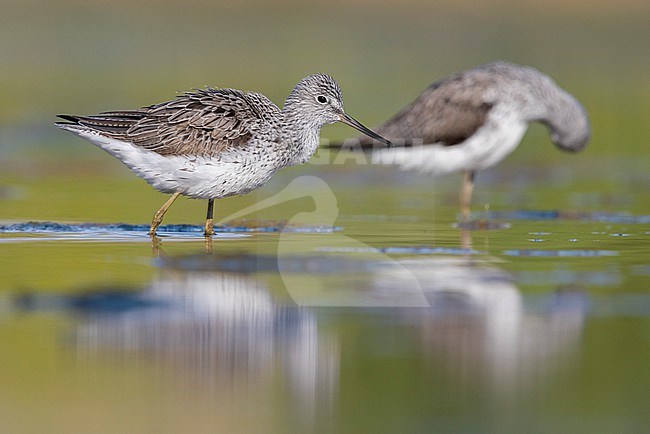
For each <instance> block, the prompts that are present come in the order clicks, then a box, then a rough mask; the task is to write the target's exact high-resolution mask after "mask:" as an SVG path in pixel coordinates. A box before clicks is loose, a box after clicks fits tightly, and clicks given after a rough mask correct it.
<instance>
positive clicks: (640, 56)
mask: <svg viewBox="0 0 650 434" xmlns="http://www.w3.org/2000/svg"><path fill="white" fill-rule="evenodd" d="M0 8H1V13H0V59H1V61H0V95H1V98H0V207H1V208H2V209H0V211H1V213H0V218H4V219H10V220H12V219H13V220H16V219H18V220H21V219H22V220H24V219H41V220H44V219H45V220H47V219H52V220H56V219H58V220H61V219H68V220H86V221H88V220H94V221H115V216H107V214H106V212H105V211H106V209H114V208H115V206H119V204H121V203H122V201H123V200H124V197H123V196H121V195H114V194H111V192H112V191H115V190H116V189H117V184H120V183H122V187H120V189H121V190H122V191H124V189H129V200H132V202H131V203H142V207H141V208H142V210H140V209H136V210H131V209H130V208H129V209H120V212H119V215H120V216H121V217H120V218H121V219H122V220H123V221H131V222H137V223H142V222H145V221H147V220H149V218H150V214H151V212H152V210H153V209H154V208H157V207H158V206H160V205H159V202H161V201H162V198H161V197H160V196H159V195H157V194H155V193H153V192H152V191H151V190H150V188H149V187H148V186H147V185H146V184H145V183H144V182H142V181H140V180H138V179H136V178H135V177H133V175H132V174H131V173H130V172H129V171H128V169H126V168H125V167H123V166H122V165H121V164H120V163H119V162H117V161H115V160H114V159H113V158H110V157H109V156H107V155H105V154H104V153H103V151H101V150H99V149H97V148H95V147H94V146H92V145H90V144H88V143H86V142H84V141H82V140H80V139H78V138H76V137H73V136H71V135H70V134H68V133H65V132H63V131H59V130H58V129H57V128H56V127H54V126H53V122H54V121H55V120H56V118H55V115H56V114H57V113H73V114H90V113H97V112H100V111H104V110H112V109H123V108H135V107H140V106H144V105H149V104H152V103H156V102H160V101H165V100H168V99H171V98H173V97H174V96H175V95H176V94H177V93H178V92H182V91H186V90H189V89H192V88H196V87H203V86H206V85H210V86H218V87H233V88H240V89H246V90H255V91H258V92H261V93H264V94H266V95H267V96H269V97H270V98H271V99H272V100H273V101H275V102H276V103H277V104H278V105H282V103H283V101H284V98H285V97H286V95H287V94H288V93H289V92H290V90H291V89H292V87H293V86H294V85H295V83H297V82H298V81H299V80H300V79H301V78H302V77H304V76H306V75H308V74H310V73H313V72H316V71H323V72H327V73H330V74H331V75H333V76H334V77H335V78H336V79H337V80H338V81H339V83H340V84H341V86H342V88H343V93H344V98H345V101H346V110H347V111H348V112H349V113H350V114H352V115H353V116H355V117H357V118H358V119H359V120H361V121H362V122H364V123H366V124H367V125H369V126H373V125H375V124H378V123H379V122H381V121H383V120H384V119H386V118H387V117H389V116H390V115H392V114H393V113H395V111H397V110H398V109H399V108H400V107H402V106H403V105H404V104H406V103H408V102H409V101H411V100H412V99H413V98H415V96H416V95H417V94H418V93H419V92H420V91H421V90H422V89H424V88H425V87H426V86H427V85H428V84H429V83H431V82H433V81H435V80H437V79H439V78H442V77H444V76H446V75H448V74H451V73H453V72H456V71H459V70H462V69H465V68H469V67H472V66H475V65H477V64H481V63H485V62H489V61H493V60H496V59H503V60H509V61H512V62H516V63H521V64H527V65H532V66H535V67H537V68H539V69H540V70H542V71H544V72H546V73H548V74H550V75H551V76H552V77H554V78H555V79H556V81H558V83H559V84H560V85H562V86H563V87H565V88H566V89H567V90H569V91H570V92H571V93H573V94H574V95H576V97H577V98H578V99H579V100H580V101H581V102H582V103H583V104H584V105H585V107H586V108H587V110H588V112H589V115H590V117H591V121H592V124H593V140H592V142H591V143H590V145H589V147H588V150H587V151H586V152H585V153H584V154H582V155H581V157H580V161H581V164H583V165H584V164H589V161H590V160H589V158H596V159H599V158H600V157H607V158H609V157H613V156H618V157H620V156H623V157H629V160H617V159H609V160H607V161H608V162H606V163H603V162H602V161H599V162H598V165H599V166H601V167H602V166H604V168H605V170H609V169H610V168H611V169H612V170H613V169H617V168H618V167H619V166H621V165H627V164H629V163H630V162H631V163H632V164H642V163H640V160H639V158H640V157H642V156H647V155H648V152H647V142H648V132H649V131H648V127H647V116H648V113H650V110H649V109H650V79H649V78H648V77H649V74H648V71H649V70H650V68H649V66H650V56H649V55H648V49H647V42H648V41H649V40H650V26H648V19H649V17H650V14H649V11H650V8H649V7H648V2H646V1H637V0H622V1H620V2H616V3H615V4H614V3H610V2H605V1H587V0H574V1H551V2H537V1H516V0H501V1H490V2H471V1H451V0H445V1H439V2H428V1H421V0H407V1H400V2H389V1H368V0H366V1H356V2H344V1H328V2H323V1H312V2H302V1H269V2H262V1H226V2H223V1H214V2H213V1H201V0H189V1H184V2H182V3H179V2H172V1H155V0H145V1H138V2H128V1H123V0H116V1H111V2H104V1H76V0H67V1H66V0H61V1H17V0H15V1H13V0H0ZM354 134H355V132H354V131H351V130H350V129H349V128H348V127H346V126H342V125H334V126H327V127H325V128H324V130H323V134H322V137H323V138H324V139H338V138H342V137H346V136H352V135H354ZM527 137H528V138H527V139H526V140H525V141H524V146H521V147H520V149H518V150H517V151H516V153H515V155H514V156H513V157H511V160H510V161H511V162H514V163H516V162H517V161H522V162H523V163H524V164H530V163H531V162H532V161H533V159H534V161H546V162H551V163H552V162H553V161H556V160H557V159H558V158H565V157H560V156H559V154H558V152H557V151H556V150H555V149H553V148H552V147H551V146H549V145H548V137H547V135H546V132H545V131H544V129H543V127H541V126H534V127H533V128H531V131H530V132H529V134H528V136H527ZM533 143H534V144H533ZM518 159H519V160H518ZM574 161H577V160H574ZM641 161H643V160H641ZM352 167H353V168H354V167H355V166H352ZM309 170H310V169H305V168H292V169H289V170H285V171H281V172H280V173H281V174H278V175H279V176H287V177H288V178H291V177H293V176H295V174H296V173H301V172H303V171H309ZM351 170H355V169H351ZM44 180H47V181H44ZM73 185H74V190H75V194H74V195H71V194H66V193H67V192H68V190H69V189H70V188H71V186H73ZM20 198H23V199H24V200H19V199H20ZM2 199H5V200H4V201H2ZM140 199H141V200H142V201H140ZM248 200H249V199H246V198H233V199H229V200H227V201H222V202H223V203H222V204H220V206H222V207H225V208H226V210H227V211H230V210H231V209H232V210H234V209H237V208H239V207H240V206H241V204H242V203H247V201H248ZM190 202H191V204H190V205H184V206H183V207H177V208H181V209H180V210H179V212H180V214H175V211H176V210H175V209H173V210H172V212H171V213H170V216H169V218H170V219H171V220H170V221H184V222H188V221H192V222H194V221H195V216H196V215H197V213H202V211H199V210H200V209H202V208H203V206H204V205H203V204H199V203H198V202H197V201H190ZM43 205H46V206H43ZM125 208H126V207H125ZM138 208H140V207H138ZM183 210H186V211H187V212H186V213H185V212H184V211H183ZM175 215H176V216H175ZM222 215H223V214H222Z"/></svg>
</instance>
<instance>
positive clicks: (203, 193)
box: [84, 134, 278, 199]
mask: <svg viewBox="0 0 650 434" xmlns="http://www.w3.org/2000/svg"><path fill="white" fill-rule="evenodd" d="M84 138H87V139H88V140H90V141H91V142H93V143H94V144H96V145H97V146H99V147H101V148H102V149H104V150H105V151H107V152H108V153H110V154H111V155H113V156H114V157H116V158H117V159H119V160H120V161H122V162H123V163H124V164H125V165H126V166H128V167H129V168H130V169H131V170H132V171H133V172H135V174H136V175H138V176H139V177H141V178H143V179H144V180H145V181H147V183H149V184H150V185H151V186H152V187H154V188H155V189H156V190H159V191H161V192H163V193H174V192H180V193H181V194H183V195H186V196H190V197H193V198H197V199H210V198H221V197H226V196H232V195H238V194H246V193H249V192H250V191H252V190H254V189H256V188H258V187H260V186H262V185H264V184H266V183H267V182H268V181H269V179H271V176H273V173H275V171H276V170H277V169H278V165H277V164H274V161H273V160H271V159H266V160H260V159H251V158H244V157H246V156H245V155H241V154H240V155H238V156H232V155H231V156H225V157H224V158H212V157H196V156H162V155H160V154H157V153H156V152H153V151H148V150H145V149H142V148H138V147H136V146H133V145H132V144H130V143H128V142H123V141H119V140H114V139H109V138H105V137H98V136H94V135H90V134H88V135H87V136H86V137H84Z"/></svg>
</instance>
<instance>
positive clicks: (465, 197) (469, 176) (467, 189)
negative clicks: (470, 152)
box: [460, 170, 474, 222]
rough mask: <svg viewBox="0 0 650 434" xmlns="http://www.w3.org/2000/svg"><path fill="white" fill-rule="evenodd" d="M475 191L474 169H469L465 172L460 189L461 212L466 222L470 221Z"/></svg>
mask: <svg viewBox="0 0 650 434" xmlns="http://www.w3.org/2000/svg"><path fill="white" fill-rule="evenodd" d="M473 191H474V171H472V170H467V171H466V172H465V173H464V174H463V186H462V188H461V189H460V212H461V215H462V217H463V221H464V222H468V221H469V216H470V211H471V210H470V206H471V203H472V192H473Z"/></svg>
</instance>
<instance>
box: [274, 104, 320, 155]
mask: <svg viewBox="0 0 650 434" xmlns="http://www.w3.org/2000/svg"><path fill="white" fill-rule="evenodd" d="M305 113H306V111H305V110H302V109H301V107H300V102H299V101H298V100H293V99H291V95H290V96H289V97H288V98H287V101H286V102H285V104H284V108H283V109H282V114H283V115H284V128H283V135H284V143H286V145H287V149H286V150H287V153H288V156H289V161H288V164H287V165H289V166H293V165H296V164H302V163H306V162H307V161H308V160H309V159H310V158H311V156H312V155H314V152H316V149H317V148H318V145H319V143H320V129H321V127H322V124H320V123H319V122H318V121H317V120H316V119H315V118H313V117H310V116H308V115H305Z"/></svg>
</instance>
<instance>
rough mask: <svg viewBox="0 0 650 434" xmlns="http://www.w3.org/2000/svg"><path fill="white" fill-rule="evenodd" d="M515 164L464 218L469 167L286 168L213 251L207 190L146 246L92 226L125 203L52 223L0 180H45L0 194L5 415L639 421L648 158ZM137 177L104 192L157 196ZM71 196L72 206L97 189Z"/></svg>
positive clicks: (142, 423)
mask: <svg viewBox="0 0 650 434" xmlns="http://www.w3.org/2000/svg"><path fill="white" fill-rule="evenodd" d="M558 161H559V160H558ZM590 163H591V167H593V166H597V165H598V161H591V162H590ZM518 164H519V163H518V162H517V160H516V159H515V160H513V161H509V162H507V163H505V164H503V165H501V166H500V167H498V168H496V169H495V170H493V171H490V172H486V173H485V174H482V175H481V176H480V177H479V183H478V187H477V198H476V201H475V209H476V210H477V211H476V213H475V218H476V219H477V223H475V224H473V225H470V227H469V229H467V228H465V226H463V225H460V227H459V225H457V224H456V216H457V205H456V194H457V185H456V183H457V179H454V178H450V179H446V180H445V179H443V180H441V181H440V182H438V183H435V184H433V183H432V182H431V181H429V180H426V179H421V178H416V177H413V176H411V175H408V174H401V173H398V172H396V171H394V170H392V169H390V168H378V167H370V166H368V167H348V166H346V167H337V166H307V167H304V168H299V169H292V170H287V171H283V172H280V173H278V175H277V177H276V178H274V180H273V181H272V183H271V184H270V185H269V186H268V187H266V188H265V189H262V190H261V191H259V192H258V193H255V194H254V196H253V197H249V198H248V199H242V200H244V201H247V202H238V199H232V200H231V199H228V200H224V201H222V202H224V204H223V205H222V206H221V207H218V208H217V210H218V214H219V217H224V218H226V220H228V219H227V216H228V215H234V216H235V217H236V220H235V221H234V222H230V221H227V222H226V223H225V224H221V225H218V227H217V234H216V235H215V237H214V238H213V239H212V241H211V242H206V241H205V240H204V239H203V237H202V236H201V230H202V228H201V226H200V223H201V219H200V218H201V216H202V213H203V210H202V207H203V206H204V205H203V204H197V203H194V202H191V201H185V202H183V201H181V202H180V203H179V204H176V205H175V207H177V208H178V209H179V210H178V213H179V214H176V215H174V214H171V215H170V216H169V218H168V219H169V221H170V222H169V224H167V225H165V226H163V227H162V228H161V231H160V234H159V237H158V238H157V239H156V240H154V242H152V240H151V239H150V238H149V237H147V236H146V231H147V224H146V218H144V217H143V218H141V219H140V220H139V221H136V223H131V224H126V223H78V222H76V221H78V220H79V219H80V217H81V216H83V214H84V212H88V214H89V219H91V218H92V219H95V218H97V219H102V220H103V221H110V219H114V220H113V221H114V222H119V221H122V219H123V218H124V217H123V216H121V215H120V211H119V210H114V209H104V210H103V212H99V214H98V211H102V210H98V211H97V210H87V211H84V210H83V209H76V208H74V207H72V208H69V213H70V214H69V215H70V216H69V218H67V219H65V218H63V219H56V216H57V215H59V213H60V212H65V210H64V209H63V210H62V209H61V207H57V205H56V202H55V204H54V205H52V208H48V209H45V210H43V212H42V213H41V214H40V215H41V216H42V217H43V219H42V220H38V221H36V222H34V221H33V218H31V219H21V214H20V213H21V212H23V211H21V210H23V209H26V208H25V207H28V206H29V204H28V203H26V202H29V201H30V195H31V198H32V199H33V197H34V193H32V192H31V191H30V186H29V182H26V183H22V184H21V183H19V182H16V183H14V184H12V183H11V182H7V186H8V187H7V191H9V190H11V189H13V190H14V191H20V190H27V191H28V193H25V194H24V195H23V196H21V195H20V194H18V195H7V196H6V197H3V198H1V199H0V201H2V202H3V205H4V206H5V207H4V208H3V209H4V210H5V220H4V221H2V222H0V261H1V262H0V263H2V264H3V273H2V274H3V279H2V283H1V287H0V289H1V290H2V292H1V296H0V336H1V338H0V354H2V357H1V358H0V367H1V369H0V372H2V374H0V376H1V377H2V379H3V391H2V392H0V399H1V400H2V401H3V405H2V408H3V409H4V410H5V412H6V413H5V414H3V424H4V426H5V427H6V428H7V429H8V430H9V431H11V430H12V429H13V430H19V431H39V430H42V429H44V427H48V426H57V427H59V428H60V429H61V430H64V431H96V430H100V431H101V428H100V427H105V426H108V425H110V426H111V431H113V432H119V431H132V432H133V431H160V430H162V431H186V430H187V429H188V427H192V430H193V431H208V430H210V431H214V430H217V431H221V432H233V431H253V432H260V431H263V432H287V431H295V432H328V431H335V432H359V431H362V432H395V431H416V432H417V431H432V430H454V431H498V432H503V431H514V430H521V429H525V428H526V427H530V426H532V425H534V426H536V427H538V428H539V431H557V430H563V431H582V432H586V431H592V430H593V431H600V432H603V431H610V432H611V431H619V430H623V431H632V432H634V431H639V430H641V429H642V427H643V426H646V425H645V423H646V422H647V411H646V403H647V390H648V387H649V386H650V381H649V380H650V378H649V375H648V369H647V367H648V366H650V355H649V354H650V353H649V352H648V351H647V349H648V336H649V335H648V330H650V316H649V315H650V293H648V290H647V289H648V286H649V283H650V250H649V249H648V241H650V224H649V223H648V220H649V219H648V216H649V215H650V207H649V205H648V204H649V203H650V201H648V199H649V197H648V193H647V191H648V188H647V187H648V179H647V173H646V172H645V171H644V170H642V167H643V165H641V164H639V165H638V167H639V169H638V171H637V172H630V171H628V172H626V173H625V174H620V173H610V174H607V176H604V177H603V176H599V177H598V179H597V180H595V179H594V176H593V175H590V173H589V171H588V170H587V169H578V170H576V168H575V167H574V166H572V162H571V161H567V160H562V161H561V162H559V163H558V162H556V163H554V164H552V165H546V166H544V165H542V166H540V167H538V168H537V169H536V171H535V172H534V173H530V174H528V176H527V177H525V182H518V181H512V178H513V177H515V178H517V175H516V171H517V169H518ZM568 171H575V173H574V174H573V175H571V176H570V177H568V178H565V179H564V181H563V182H564V184H563V185H558V184H557V183H554V182H550V183H549V182H548V180H549V179H551V180H557V179H558V178H561V176H560V175H558V174H562V173H567V172H568ZM128 175H129V174H128V173H126V172H124V176H125V180H124V181H121V178H120V179H118V180H117V182H115V184H117V185H116V187H115V189H116V190H115V191H114V192H112V193H111V192H107V193H105V196H103V197H102V200H103V201H106V202H112V201H113V199H111V197H110V195H116V196H119V197H121V198H122V200H123V201H125V202H126V203H127V204H128V205H129V206H130V207H131V206H133V207H136V208H140V207H141V205H139V204H138V198H139V197H148V196H149V195H150V196H153V197H154V199H155V200H156V201H158V200H159V199H160V196H159V195H157V194H156V193H154V192H152V191H150V190H148V187H147V186H146V185H140V183H141V181H139V180H137V179H135V178H134V179H131V178H130V177H129V176H128ZM98 178H99V177H98ZM638 180H642V181H641V183H640V184H639V182H638ZM97 182H101V180H99V181H97ZM120 182H124V183H125V184H127V183H128V185H129V186H132V187H130V188H129V191H131V192H132V193H131V194H133V198H132V197H131V196H129V195H128V194H125V193H124V190H123V187H122V186H121V184H120ZM590 183H593V184H590ZM432 185H433V186H432ZM73 187H74V186H73V185H69V186H68V190H67V193H65V196H66V197H67V196H68V195H69V196H71V197H74V196H75V194H79V195H80V199H79V200H80V201H85V200H88V201H91V200H92V198H91V196H90V195H91V194H92V193H88V195H86V193H85V192H86V190H85V189H82V188H80V189H79V190H78V191H75V189H74V188H73ZM612 189H614V190H617V192H616V193H614V194H613V195H610V193H607V192H608V191H611V190H612ZM619 189H620V190H619ZM120 190H121V191H120ZM90 191H92V189H90ZM62 194H63V193H62ZM66 197H61V202H62V203H67V200H68V199H66ZM612 199H614V200H612ZM100 202H101V201H100ZM151 203H152V204H154V203H155V202H154V201H152V202H151ZM260 204H262V205H264V206H271V208H266V209H258V208H261V207H262V205H260ZM487 204H489V209H488V210H487V211H484V210H485V209H486V208H487ZM622 204H624V205H622ZM136 205H137V206H136ZM246 206H252V207H253V208H254V209H255V212H253V214H251V216H252V217H247V216H241V215H239V214H241V213H240V212H239V211H240V210H241V209H243V208H245V207H246ZM154 209H155V205H152V206H151V209H144V210H140V211H139V212H141V213H142V214H141V215H143V216H145V215H147V214H148V213H149V212H151V211H153V210H154ZM129 212H130V211H129ZM127 214H128V212H127ZM98 215H99V217H97V216H98ZM34 216H35V215H33V216H32V217H34ZM53 217H54V218H53ZM127 217H128V215H127ZM247 219H248V220H247ZM188 222H189V223H188ZM116 415H119V417H116Z"/></svg>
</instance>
